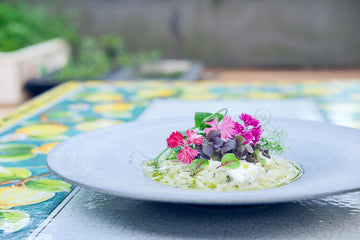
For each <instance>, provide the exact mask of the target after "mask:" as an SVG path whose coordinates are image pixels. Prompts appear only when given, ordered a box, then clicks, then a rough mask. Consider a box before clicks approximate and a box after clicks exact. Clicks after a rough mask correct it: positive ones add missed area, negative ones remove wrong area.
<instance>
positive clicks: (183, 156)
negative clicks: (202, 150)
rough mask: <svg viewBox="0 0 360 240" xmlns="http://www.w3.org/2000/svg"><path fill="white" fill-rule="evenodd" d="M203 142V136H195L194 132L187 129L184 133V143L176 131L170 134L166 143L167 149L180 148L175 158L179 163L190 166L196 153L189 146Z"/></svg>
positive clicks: (181, 136)
mask: <svg viewBox="0 0 360 240" xmlns="http://www.w3.org/2000/svg"><path fill="white" fill-rule="evenodd" d="M203 140H204V137H203V136H201V135H199V134H197V133H196V132H195V131H194V130H190V129H189V130H187V131H186V143H185V140H184V137H183V135H182V134H181V133H180V132H178V131H177V132H173V133H171V135H170V137H169V138H168V139H167V140H166V141H167V145H168V147H169V148H176V147H180V151H179V153H178V154H177V155H176V158H177V159H178V160H179V161H180V162H182V163H184V164H190V163H191V162H192V161H193V160H194V159H195V157H196V156H197V155H198V151H197V150H195V149H193V148H192V147H191V145H193V144H196V145H201V144H202V142H203Z"/></svg>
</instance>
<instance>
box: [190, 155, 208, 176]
mask: <svg viewBox="0 0 360 240" xmlns="http://www.w3.org/2000/svg"><path fill="white" fill-rule="evenodd" d="M206 165H209V160H207V159H199V158H197V159H194V160H193V161H192V162H191V164H190V165H189V167H190V171H191V176H195V174H196V173H197V172H199V171H200V169H202V168H203V167H205V166H206Z"/></svg>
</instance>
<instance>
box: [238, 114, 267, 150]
mask: <svg viewBox="0 0 360 240" xmlns="http://www.w3.org/2000/svg"><path fill="white" fill-rule="evenodd" d="M239 118H240V120H242V121H243V123H244V126H243V125H241V124H240V123H235V128H234V130H235V135H239V134H240V135H241V136H243V137H244V138H245V140H246V141H245V144H256V143H258V142H259V140H260V137H261V133H262V132H263V129H262V128H261V125H260V121H259V120H257V119H256V118H253V117H252V116H251V115H249V114H246V113H242V114H241V115H240V116H239Z"/></svg>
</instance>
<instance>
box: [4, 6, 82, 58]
mask: <svg viewBox="0 0 360 240" xmlns="http://www.w3.org/2000/svg"><path fill="white" fill-rule="evenodd" d="M75 32H76V31H75V27H73V26H72V25H71V24H69V21H68V20H67V19H66V18H65V17H64V16H59V15H55V14H52V13H50V12H49V11H48V10H46V6H42V7H34V6H32V5H30V4H29V3H27V2H26V1H20V0H19V1H10V2H3V3H0V51H3V52H8V51H14V50H17V49H20V48H23V47H26V46H29V45H32V44H36V43H40V42H42V41H45V40H49V39H52V38H56V37H62V38H66V39H69V40H71V39H73V38H74V36H75Z"/></svg>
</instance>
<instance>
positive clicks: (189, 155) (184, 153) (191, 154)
mask: <svg viewBox="0 0 360 240" xmlns="http://www.w3.org/2000/svg"><path fill="white" fill-rule="evenodd" d="M196 155H198V152H197V151H196V150H195V149H192V148H191V147H189V146H185V147H183V148H182V149H181V150H180V152H179V153H178V154H177V155H176V157H177V159H178V160H179V161H180V162H182V163H183V164H190V163H191V162H192V161H193V160H194V159H195V157H196Z"/></svg>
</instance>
